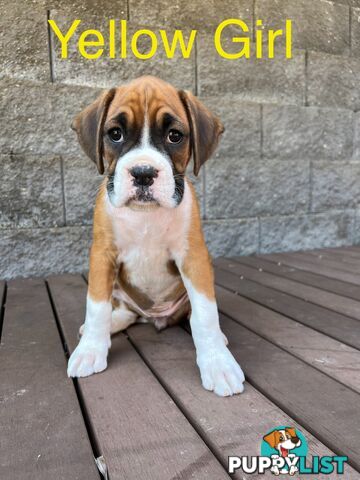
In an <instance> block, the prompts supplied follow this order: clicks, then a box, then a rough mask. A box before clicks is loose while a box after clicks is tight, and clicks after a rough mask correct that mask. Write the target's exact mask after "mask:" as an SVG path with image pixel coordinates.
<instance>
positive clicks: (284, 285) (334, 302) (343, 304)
mask: <svg viewBox="0 0 360 480" xmlns="http://www.w3.org/2000/svg"><path fill="white" fill-rule="evenodd" d="M224 262H225V263H226V260H224V259H220V260H218V261H216V262H215V265H217V266H220V267H221V265H222V264H223V263H224ZM226 264H227V265H229V263H228V262H227V263H226ZM227 268H229V269H231V271H232V272H233V273H235V274H236V275H239V276H241V277H244V278H246V279H249V280H252V281H254V282H257V283H260V284H261V285H265V286H268V287H271V288H273V289H276V290H279V291H281V292H284V293H288V294H290V295H293V296H295V297H298V298H302V299H303V300H306V301H307V302H312V303H314V304H315V305H321V306H322V307H325V308H327V309H328V310H333V311H334V312H338V313H341V314H343V315H347V316H349V317H351V318H354V319H357V320H360V302H358V301H356V300H353V299H352V298H346V297H342V296H340V295H336V294H335V293H331V292H326V291H324V290H321V289H320V288H315V287H311V286H308V285H304V284H302V283H299V282H295V281H293V280H289V279H285V278H282V277H277V276H276V275H273V274H272V273H267V272H264V271H261V272H260V271H257V270H255V269H253V268H250V267H248V266H246V265H242V264H239V263H238V262H234V263H232V264H231V266H228V267H227Z"/></svg>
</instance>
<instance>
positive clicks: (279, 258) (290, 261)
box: [259, 253, 360, 285]
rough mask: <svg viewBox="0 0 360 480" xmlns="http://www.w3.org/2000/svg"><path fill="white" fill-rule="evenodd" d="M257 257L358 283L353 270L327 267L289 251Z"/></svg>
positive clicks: (357, 277)
mask: <svg viewBox="0 0 360 480" xmlns="http://www.w3.org/2000/svg"><path fill="white" fill-rule="evenodd" d="M259 258H264V259H265V260H268V261H270V262H275V263H278V262H280V263H281V264H282V265H288V266H291V267H295V268H298V269H299V270H306V271H309V272H313V273H318V274H321V275H324V276H326V277H330V278H335V279H336V280H342V281H344V282H349V283H354V284H355V285H360V278H359V275H357V274H354V273H353V272H344V271H341V270H338V269H334V268H332V267H329V266H328V265H326V264H322V263H320V264H319V263H315V262H314V260H305V259H303V258H301V259H300V258H298V257H296V256H294V255H292V254H290V253H280V254H279V253H271V254H266V255H259Z"/></svg>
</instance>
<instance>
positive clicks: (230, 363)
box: [197, 347, 245, 397]
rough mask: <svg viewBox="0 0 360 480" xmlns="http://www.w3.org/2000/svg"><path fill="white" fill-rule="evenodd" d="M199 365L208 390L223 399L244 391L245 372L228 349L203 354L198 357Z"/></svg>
mask: <svg viewBox="0 0 360 480" xmlns="http://www.w3.org/2000/svg"><path fill="white" fill-rule="evenodd" d="M197 364H198V366H199V368H200V374H201V380H202V384H203V387H204V388H206V390H211V391H214V392H215V393H216V394H217V395H219V396H221V397H228V396H230V395H235V394H236V393H242V392H243V391H244V385H243V383H244V381H245V376H244V374H243V371H242V370H241V368H240V366H239V365H238V363H237V362H236V360H235V358H234V357H233V356H232V355H231V353H230V351H229V350H228V349H227V348H226V347H222V348H219V347H218V348H217V349H216V350H215V351H214V349H209V352H203V353H201V354H200V355H198V357H197Z"/></svg>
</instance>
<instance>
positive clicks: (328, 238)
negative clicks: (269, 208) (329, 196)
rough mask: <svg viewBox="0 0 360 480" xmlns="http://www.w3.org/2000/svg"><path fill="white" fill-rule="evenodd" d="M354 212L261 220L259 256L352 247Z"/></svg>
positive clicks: (334, 212) (329, 212) (331, 212)
mask: <svg viewBox="0 0 360 480" xmlns="http://www.w3.org/2000/svg"><path fill="white" fill-rule="evenodd" d="M354 217H355V214H354V211H352V210H348V211H328V212H326V213H318V214H309V215H290V216H275V217H264V218H260V232H261V233H260V252H261V253H270V252H281V251H295V250H308V249H312V248H320V247H341V246H343V245H350V244H351V242H352V238H353V231H354Z"/></svg>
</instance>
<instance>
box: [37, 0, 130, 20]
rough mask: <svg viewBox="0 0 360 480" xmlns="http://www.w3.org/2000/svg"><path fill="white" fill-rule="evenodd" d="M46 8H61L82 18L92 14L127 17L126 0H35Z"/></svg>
mask: <svg viewBox="0 0 360 480" xmlns="http://www.w3.org/2000/svg"><path fill="white" fill-rule="evenodd" d="M37 1H39V2H40V3H41V4H42V5H43V7H44V8H46V9H47V10H61V11H62V12H64V13H68V14H71V15H73V18H74V19H75V18H80V19H82V18H83V17H84V16H89V15H93V16H94V17H97V18H107V19H109V18H114V16H115V15H116V16H119V18H123V19H126V18H128V9H127V0H116V1H114V0H86V2H84V1H83V0H37Z"/></svg>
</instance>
